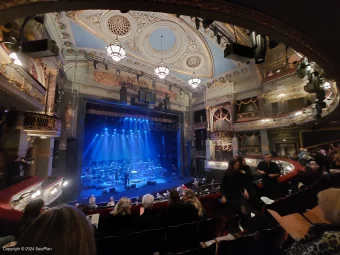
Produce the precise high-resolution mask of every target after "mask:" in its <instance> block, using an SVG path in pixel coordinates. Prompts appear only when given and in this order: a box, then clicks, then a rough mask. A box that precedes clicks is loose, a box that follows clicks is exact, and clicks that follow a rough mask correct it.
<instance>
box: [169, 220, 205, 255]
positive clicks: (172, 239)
mask: <svg viewBox="0 0 340 255" xmlns="http://www.w3.org/2000/svg"><path fill="white" fill-rule="evenodd" d="M197 247H199V238H198V232H197V222H192V223H184V224H181V225H178V226H169V227H168V228H167V231H166V247H165V248H166V251H168V252H180V251H184V250H190V249H193V248H197Z"/></svg>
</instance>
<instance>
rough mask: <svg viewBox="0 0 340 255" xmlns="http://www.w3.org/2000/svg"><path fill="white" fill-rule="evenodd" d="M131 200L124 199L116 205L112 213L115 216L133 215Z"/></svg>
mask: <svg viewBox="0 0 340 255" xmlns="http://www.w3.org/2000/svg"><path fill="white" fill-rule="evenodd" d="M131 207H132V204H131V200H130V199H129V198H127V197H122V198H121V199H119V201H118V203H117V204H116V207H115V209H114V210H113V211H112V212H111V214H113V215H127V214H131Z"/></svg>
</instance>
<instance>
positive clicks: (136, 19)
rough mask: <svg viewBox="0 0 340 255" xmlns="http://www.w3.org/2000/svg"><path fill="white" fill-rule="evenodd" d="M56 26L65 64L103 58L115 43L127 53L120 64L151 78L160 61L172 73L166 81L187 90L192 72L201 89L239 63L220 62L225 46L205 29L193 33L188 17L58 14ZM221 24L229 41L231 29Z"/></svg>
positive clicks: (93, 12) (95, 12)
mask: <svg viewBox="0 0 340 255" xmlns="http://www.w3.org/2000/svg"><path fill="white" fill-rule="evenodd" d="M57 16H58V17H57V19H56V21H57V22H55V23H54V26H55V27H56V31H58V36H59V37H60V39H59V40H57V42H58V44H60V45H59V46H60V47H61V48H62V49H63V52H64V55H65V57H66V59H69V60H70V59H72V56H74V55H75V54H76V52H80V53H84V52H87V53H91V54H95V55H97V56H100V57H105V58H107V59H109V57H108V56H106V46H107V45H108V44H109V43H110V42H113V41H114V40H115V39H116V38H118V39H119V41H120V42H121V44H122V46H123V47H124V48H125V49H126V51H127V58H125V59H123V60H122V61H120V62H119V64H122V65H125V66H128V67H130V68H135V69H138V70H141V71H146V72H148V73H150V74H152V73H153V72H154V68H155V67H156V66H157V65H158V64H159V62H160V58H161V51H160V49H161V45H160V44H161V36H163V43H162V48H163V51H162V57H163V62H164V63H165V65H166V66H167V67H168V68H170V72H171V75H169V76H168V77H167V79H168V80H170V81H172V82H175V83H180V84H182V85H183V84H186V83H187V80H188V79H189V78H190V77H191V74H192V72H193V71H195V73H196V74H197V75H198V76H199V77H200V78H201V79H202V82H205V84H207V83H209V82H211V81H213V79H214V78H215V77H217V76H220V75H221V74H224V73H226V72H228V71H230V70H233V69H236V68H238V63H237V62H235V61H233V60H230V59H226V58H224V53H223V50H224V48H225V45H226V43H227V42H226V41H223V40H222V42H221V44H218V43H217V42H216V37H215V36H213V32H212V31H210V30H209V29H207V30H204V29H203V28H201V29H200V30H199V31H197V30H196V28H195V22H194V21H193V20H192V19H191V18H190V17H186V16H180V17H176V15H173V14H167V13H154V12H137V11H130V12H128V13H121V12H119V11H113V10H110V11H108V10H84V11H73V12H68V13H58V15H57ZM220 24H221V27H223V29H225V32H226V33H227V34H228V35H230V38H233V34H232V33H231V31H230V27H229V26H227V25H226V24H222V23H220Z"/></svg>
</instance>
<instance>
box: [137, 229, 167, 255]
mask: <svg viewBox="0 0 340 255" xmlns="http://www.w3.org/2000/svg"><path fill="white" fill-rule="evenodd" d="M132 239H133V241H132V243H131V244H133V246H134V247H135V251H136V253H135V254H143V255H152V254H153V253H155V252H157V251H161V250H163V244H164V240H165V229H164V228H159V229H149V230H144V231H141V232H134V233H133V234H132Z"/></svg>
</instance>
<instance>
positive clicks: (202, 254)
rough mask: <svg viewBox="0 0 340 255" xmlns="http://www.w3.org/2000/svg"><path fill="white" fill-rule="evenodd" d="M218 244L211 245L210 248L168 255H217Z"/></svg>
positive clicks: (169, 254) (168, 254)
mask: <svg viewBox="0 0 340 255" xmlns="http://www.w3.org/2000/svg"><path fill="white" fill-rule="evenodd" d="M215 254H216V243H213V244H211V245H209V246H208V247H200V248H195V249H191V250H187V251H182V252H179V253H167V255H215Z"/></svg>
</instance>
